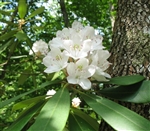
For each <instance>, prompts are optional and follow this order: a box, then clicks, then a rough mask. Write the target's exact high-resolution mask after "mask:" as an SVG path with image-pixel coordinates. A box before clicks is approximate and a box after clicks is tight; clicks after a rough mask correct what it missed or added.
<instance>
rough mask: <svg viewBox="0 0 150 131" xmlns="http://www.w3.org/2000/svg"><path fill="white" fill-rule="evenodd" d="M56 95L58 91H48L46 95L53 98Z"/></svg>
mask: <svg viewBox="0 0 150 131" xmlns="http://www.w3.org/2000/svg"><path fill="white" fill-rule="evenodd" d="M55 93H56V91H55V90H53V89H52V90H48V91H47V93H46V95H48V96H53V95H54V94H55Z"/></svg>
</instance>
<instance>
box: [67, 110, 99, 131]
mask: <svg viewBox="0 0 150 131" xmlns="http://www.w3.org/2000/svg"><path fill="white" fill-rule="evenodd" d="M69 130H70V131H98V130H95V129H94V128H93V127H92V126H91V125H90V124H89V123H88V122H87V121H85V120H84V119H82V118H81V117H79V116H77V115H75V114H72V113H70V115H69Z"/></svg>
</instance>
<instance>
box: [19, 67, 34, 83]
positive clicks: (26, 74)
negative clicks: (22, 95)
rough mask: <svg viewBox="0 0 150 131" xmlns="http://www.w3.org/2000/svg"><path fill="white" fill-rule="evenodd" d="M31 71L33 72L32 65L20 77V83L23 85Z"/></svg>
mask: <svg viewBox="0 0 150 131" xmlns="http://www.w3.org/2000/svg"><path fill="white" fill-rule="evenodd" d="M31 72H32V70H31V67H29V68H28V69H26V70H24V71H23V72H22V74H21V75H20V77H19V79H18V85H22V84H23V83H24V82H25V81H26V80H27V79H28V78H29V76H30V75H31Z"/></svg>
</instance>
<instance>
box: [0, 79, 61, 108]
mask: <svg viewBox="0 0 150 131" xmlns="http://www.w3.org/2000/svg"><path fill="white" fill-rule="evenodd" d="M59 82H61V80H56V81H47V82H45V83H43V84H41V86H40V87H39V88H36V89H33V90H31V91H28V92H26V93H23V94H20V95H18V96H16V97H13V98H11V99H8V100H5V101H3V102H0V108H3V107H4V106H6V105H7V104H9V103H11V102H14V101H16V100H18V99H19V98H21V97H23V96H25V95H28V94H30V93H32V92H34V91H37V90H39V89H42V88H44V87H46V86H49V85H53V84H58V83H59Z"/></svg>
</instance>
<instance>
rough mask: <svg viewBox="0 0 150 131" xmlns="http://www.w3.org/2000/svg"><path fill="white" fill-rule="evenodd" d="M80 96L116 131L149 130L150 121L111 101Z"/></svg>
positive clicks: (91, 96) (84, 95)
mask: <svg viewBox="0 0 150 131" xmlns="http://www.w3.org/2000/svg"><path fill="white" fill-rule="evenodd" d="M81 96H82V97H83V99H84V100H85V102H86V103H87V104H88V105H89V106H90V107H91V108H92V109H93V110H94V111H95V112H96V113H97V114H99V115H100V116H101V117H102V118H103V119H104V120H105V121H106V122H107V123H108V124H109V125H110V126H112V127H113V128H114V129H115V130H117V131H125V130H126V131H148V130H150V121H148V120H147V119H145V118H144V117H142V116H140V115H138V114H136V113H135V112H133V111H131V110H129V109H127V108H125V107H123V106H121V105H119V104H117V103H115V102H113V101H111V100H108V99H106V98H103V97H99V96H96V95H92V94H90V95H87V94H81ZM116 120H117V121H116Z"/></svg>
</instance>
